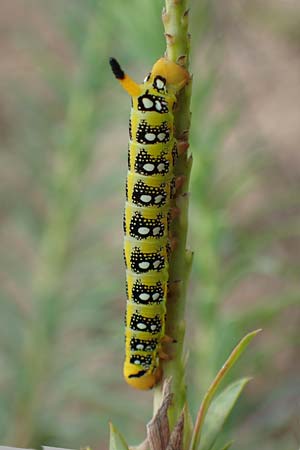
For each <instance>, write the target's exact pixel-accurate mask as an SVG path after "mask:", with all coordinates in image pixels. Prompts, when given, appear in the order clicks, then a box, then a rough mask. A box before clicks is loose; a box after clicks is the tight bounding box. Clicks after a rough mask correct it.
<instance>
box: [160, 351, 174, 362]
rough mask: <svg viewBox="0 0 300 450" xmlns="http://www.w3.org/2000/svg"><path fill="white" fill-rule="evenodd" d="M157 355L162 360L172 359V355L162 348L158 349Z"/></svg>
mask: <svg viewBox="0 0 300 450" xmlns="http://www.w3.org/2000/svg"><path fill="white" fill-rule="evenodd" d="M158 356H159V359H163V360H164V361H170V359H172V357H171V356H170V355H168V353H166V352H164V351H162V350H160V351H159V352H158Z"/></svg>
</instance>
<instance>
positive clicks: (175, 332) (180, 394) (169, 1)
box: [154, 0, 192, 427]
mask: <svg viewBox="0 0 300 450" xmlns="http://www.w3.org/2000/svg"><path fill="white" fill-rule="evenodd" d="M162 17H163V23H164V28H165V36H166V42H167V51H166V56H167V58H169V59H170V60H171V61H174V62H177V63H180V64H181V65H183V66H184V67H185V68H186V69H187V68H188V59H189V34H188V31H187V29H188V10H187V1H186V0H166V7H165V9H164V11H163V16H162ZM190 97H191V83H189V84H188V85H187V86H186V87H185V88H184V89H183V90H182V91H181V92H180V95H179V96H178V106H177V109H176V111H175V117H174V120H175V137H176V139H177V143H178V148H179V158H178V160H177V163H176V166H175V168H174V172H175V176H176V177H182V179H183V180H184V182H183V185H182V187H181V188H180V189H179V190H178V191H177V193H176V208H178V210H179V211H178V212H179V213H178V215H177V216H176V218H175V219H174V220H173V221H172V223H171V226H170V234H171V236H172V239H174V242H175V249H174V250H173V251H172V252H171V256H170V261H169V267H170V269H169V295H168V299H167V319H166V335H168V336H171V337H172V338H174V339H176V341H177V344H169V345H168V348H167V349H166V350H167V351H168V353H169V354H170V355H172V358H173V359H172V360H171V361H168V362H166V363H165V364H164V367H163V370H164V376H165V377H170V376H172V391H173V392H174V402H173V405H172V406H171V407H170V409H169V419H170V425H171V427H173V426H174V424H175V421H176V420H177V418H178V416H179V414H180V412H181V410H182V408H183V407H184V405H185V402H186V386H185V363H184V360H183V359H184V356H183V341H184V333H185V321H184V312H185V300H186V289H187V283H188V278H189V272H190V268H191V264H192V253H191V252H190V251H188V250H186V236H187V228H188V186H189V176H190V170H191V166H192V158H191V157H190V156H188V154H187V148H188V133H189V128H190ZM160 401H161V387H160V386H158V387H157V388H156V389H155V393H154V409H155V410H156V409H157V407H158V405H159V404H160Z"/></svg>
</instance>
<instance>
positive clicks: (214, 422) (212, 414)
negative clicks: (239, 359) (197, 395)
mask: <svg viewBox="0 0 300 450" xmlns="http://www.w3.org/2000/svg"><path fill="white" fill-rule="evenodd" d="M248 381H249V378H242V379H241V380H238V381H235V382H234V383H231V384H230V385H229V386H228V387H227V388H226V389H224V390H223V391H222V392H221V393H220V394H219V395H218V397H216V398H215V400H214V401H213V402H212V403H211V405H210V407H209V410H208V412H207V416H206V418H205V421H204V426H203V433H202V438H201V445H200V447H199V450H211V449H212V447H213V445H214V443H215V442H216V439H217V437H218V436H219V433H220V432H221V430H222V428H223V426H224V423H225V421H226V419H227V417H228V416H229V414H230V412H231V410H232V408H233V407H234V405H235V403H236V401H237V399H238V398H239V396H240V394H241V392H242V390H243V389H244V387H245V386H246V384H247V383H248ZM230 445H231V444H230ZM226 448H228V447H225V449H226Z"/></svg>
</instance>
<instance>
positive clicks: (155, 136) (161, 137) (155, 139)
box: [136, 120, 170, 144]
mask: <svg viewBox="0 0 300 450" xmlns="http://www.w3.org/2000/svg"><path fill="white" fill-rule="evenodd" d="M150 137H151V139H150ZM169 140H170V129H169V127H168V124H167V122H165V121H164V122H162V123H161V124H160V125H158V126H154V127H152V126H151V125H149V124H148V123H147V122H146V121H145V120H141V121H140V123H139V125H138V128H137V132H136V141H137V142H138V143H139V144H156V143H166V142H169Z"/></svg>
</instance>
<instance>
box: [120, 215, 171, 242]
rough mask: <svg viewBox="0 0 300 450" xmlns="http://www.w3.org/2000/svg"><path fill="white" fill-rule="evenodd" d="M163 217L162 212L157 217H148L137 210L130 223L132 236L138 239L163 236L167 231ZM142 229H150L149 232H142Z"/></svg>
mask: <svg viewBox="0 0 300 450" xmlns="http://www.w3.org/2000/svg"><path fill="white" fill-rule="evenodd" d="M161 219H162V215H161V214H158V215H157V217H156V218H155V219H146V218H145V217H143V216H142V213H140V212H137V211H136V212H135V213H134V215H133V216H132V218H131V221H130V225H129V234H130V236H131V237H133V238H135V239H138V240H142V239H148V238H155V239H159V238H161V237H162V236H163V235H164V231H165V226H164V224H163V222H162V220H161ZM140 229H149V233H147V234H145V233H141V230H140Z"/></svg>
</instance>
